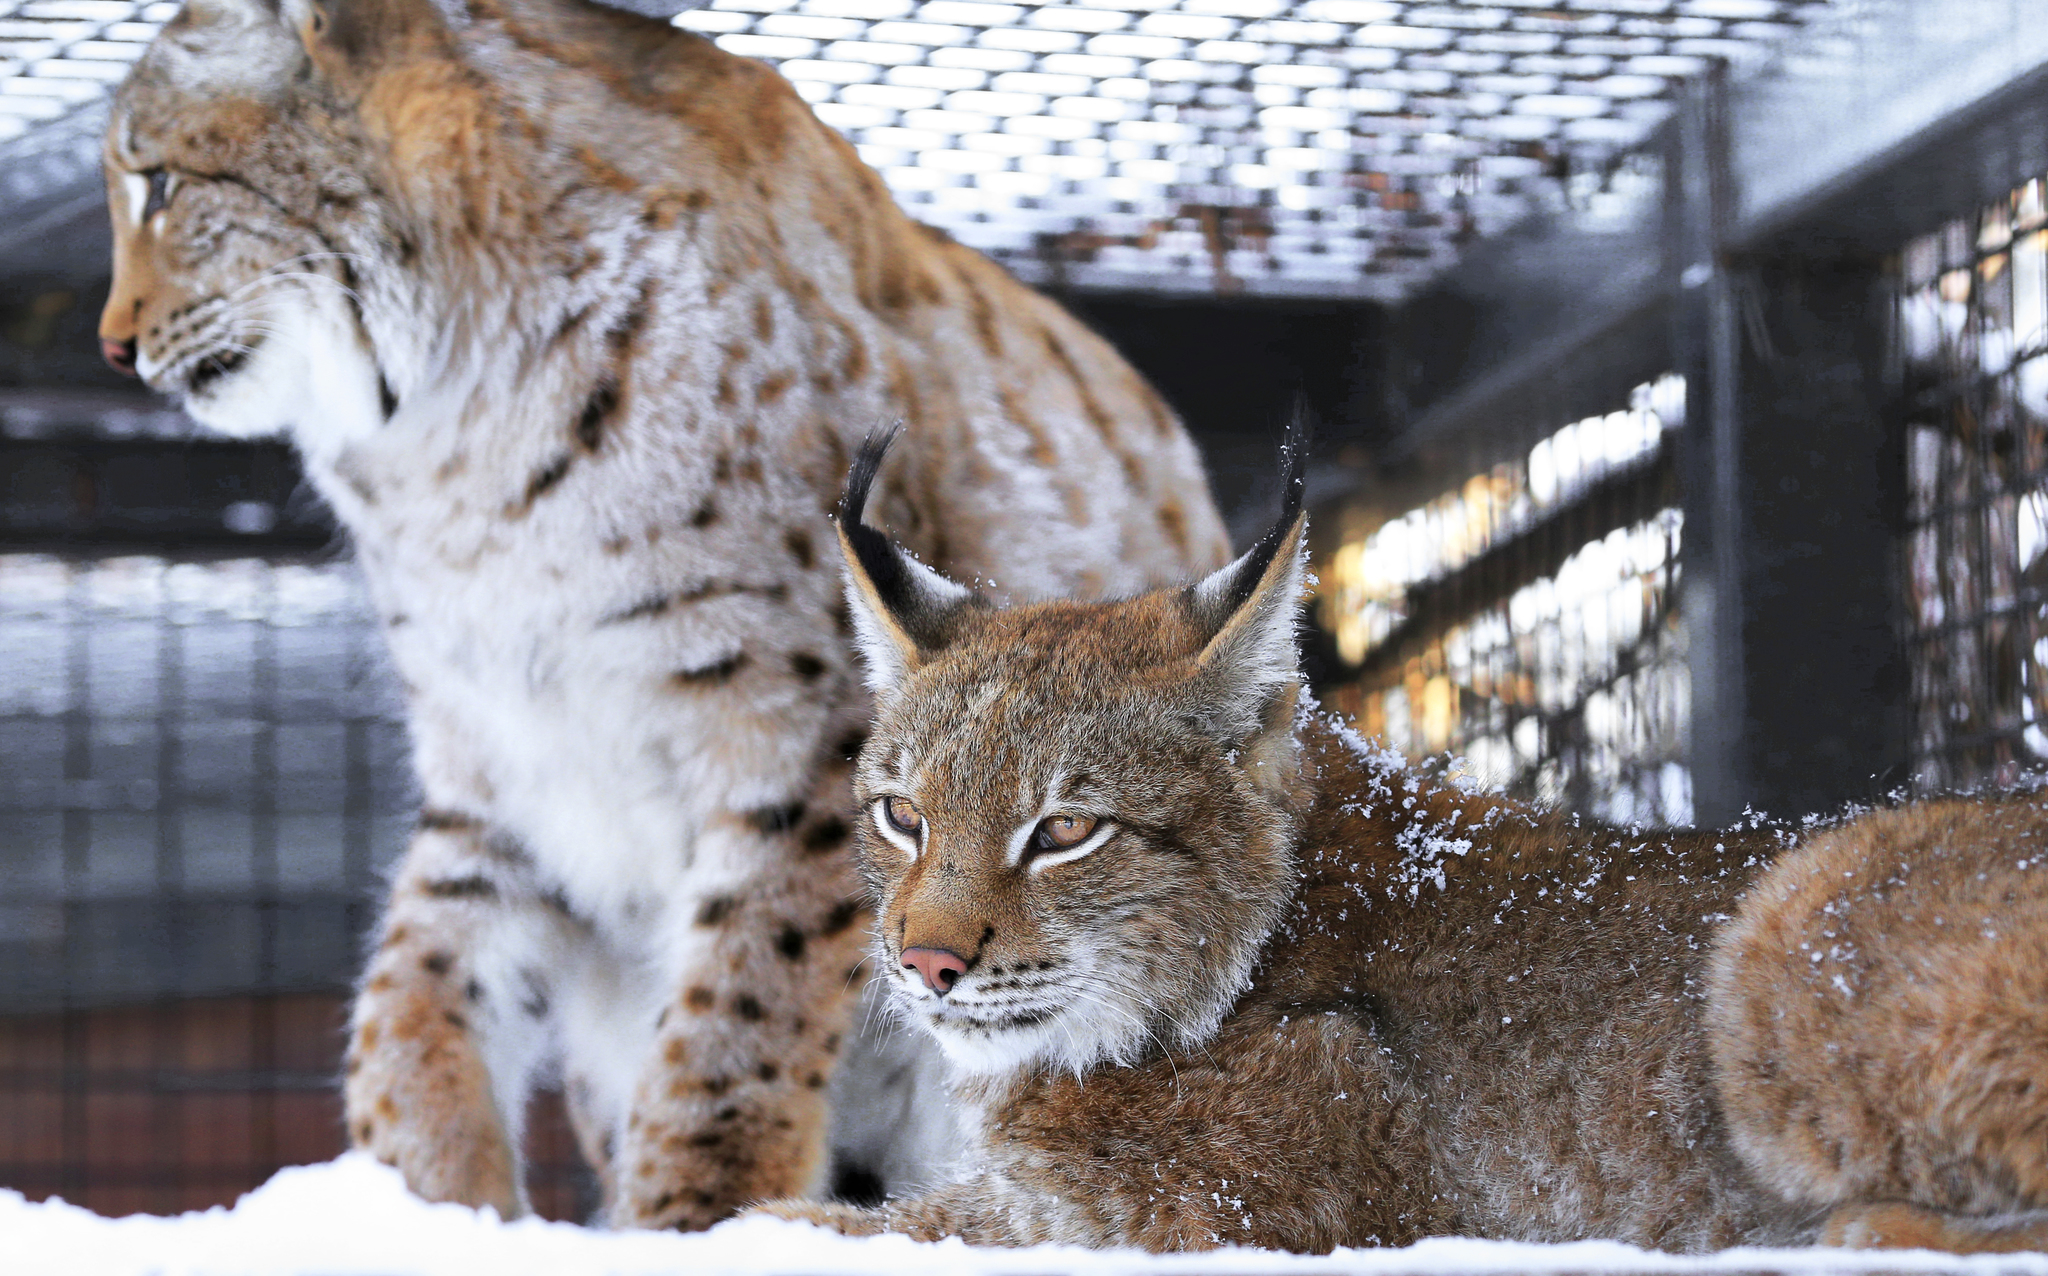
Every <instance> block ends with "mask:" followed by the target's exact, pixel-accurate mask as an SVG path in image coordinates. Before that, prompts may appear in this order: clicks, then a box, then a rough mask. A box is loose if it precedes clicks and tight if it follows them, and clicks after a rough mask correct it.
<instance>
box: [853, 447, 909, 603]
mask: <svg viewBox="0 0 2048 1276" xmlns="http://www.w3.org/2000/svg"><path fill="white" fill-rule="evenodd" d="M901 433H903V423H902V422H901V421H898V422H896V423H895V424H893V425H883V426H876V427H875V428H874V429H873V430H870V431H869V432H868V436H867V437H866V438H865V439H862V440H861V443H860V447H859V448H858V449H856V450H855V452H854V454H853V464H852V465H851V466H849V467H847V471H846V486H844V487H842V488H841V489H840V490H839V531H840V534H841V535H843V536H845V537H846V544H847V548H849V549H851V550H852V551H853V556H854V557H855V558H856V559H858V560H860V569H861V571H863V572H865V573H866V574H867V578H868V581H869V583H870V584H872V585H873V587H874V591H875V593H876V595H877V596H878V597H879V598H881V599H882V600H884V601H885V602H898V601H900V600H903V599H907V598H909V597H911V596H913V593H914V591H913V590H912V588H911V582H910V579H909V571H908V569H907V568H906V566H905V564H904V561H903V553H902V551H901V550H899V549H897V548H896V547H895V546H894V545H892V544H890V543H889V538H888V537H887V536H884V535H883V534H882V533H881V532H879V531H877V530H875V529H874V528H872V527H869V526H868V525H867V523H866V522H865V521H863V520H864V519H865V517H866V515H867V508H868V496H869V494H870V493H871V492H872V491H873V490H874V486H875V478H876V476H877V475H879V474H880V473H881V472H882V462H883V460H884V459H886V458H887V457H888V455H889V448H890V446H891V445H893V444H894V443H895V442H896V436H897V435H899V434H901ZM899 623H901V618H899ZM913 623H914V622H913ZM905 627H906V628H910V626H908V625H906V626H905ZM911 636H912V637H913V638H914V637H917V636H918V635H917V634H915V633H914V632H913V633H912V635H911Z"/></svg>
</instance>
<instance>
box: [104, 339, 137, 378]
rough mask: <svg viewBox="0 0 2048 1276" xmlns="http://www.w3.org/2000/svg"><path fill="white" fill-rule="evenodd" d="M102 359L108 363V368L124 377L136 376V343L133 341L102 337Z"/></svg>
mask: <svg viewBox="0 0 2048 1276" xmlns="http://www.w3.org/2000/svg"><path fill="white" fill-rule="evenodd" d="M100 357H101V358H103V359H105V360H106V361H107V366H109V367H111V368H112V369H113V370H114V371H116V372H118V373H120V374H121V375H122V376H124V377H132V376H134V375H135V342H134V341H133V340H132V339H130V340H128V341H116V340H114V339H113V338H112V337H101V338H100Z"/></svg>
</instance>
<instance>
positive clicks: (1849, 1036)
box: [771, 458, 2048, 1252]
mask: <svg viewBox="0 0 2048 1276" xmlns="http://www.w3.org/2000/svg"><path fill="white" fill-rule="evenodd" d="M868 459H869V458H863V460H864V461H866V460H868ZM869 468H871V466H869V465H866V464H863V465H861V466H857V467H856V470H855V472H854V480H853V482H852V483H851V485H850V488H849V500H848V504H849V514H848V518H847V521H846V531H847V535H846V539H845V546H846V553H847V558H848V564H849V566H848V574H849V579H850V581H851V589H850V593H851V595H852V597H853V599H854V603H855V606H856V615H857V619H858V621H859V625H860V629H861V633H862V635H863V640H864V642H865V644H866V646H867V648H868V650H869V651H870V653H871V656H870V660H869V665H870V669H871V671H872V672H871V677H873V678H874V679H875V681H876V683H877V687H878V696H879V701H878V712H877V718H876V722H875V727H874V732H873V735H872V737H871V739H870V741H869V743H868V746H867V749H866V751H865V752H864V753H863V755H862V757H861V760H860V763H859V768H858V773H857V777H856V783H855V790H856V793H857V795H858V797H859V799H860V802H861V805H862V809H863V814H864V818H863V820H862V821H861V824H860V846H861V852H860V855H861V863H862V866H863V869H864V871H865V873H866V876H867V879H868V882H869V885H870V889H871V891H872V893H873V896H874V898H875V900H876V901H877V917H878V922H879V926H878V928H877V935H876V940H875V954H876V957H877V960H878V964H879V966H880V967H881V968H882V970H883V972H884V974H885V976H886V977H887V978H888V980H889V981H890V982H891V984H892V986H893V989H894V991H895V993H896V1004H897V1009H898V1012H899V1013H900V1014H901V1015H902V1016H903V1017H904V1018H906V1019H907V1020H909V1021H910V1022H912V1023H913V1024H915V1025H917V1026H918V1027H919V1028H920V1029H922V1030H923V1031H925V1032H926V1033H927V1034H928V1035H930V1036H931V1037H933V1038H934V1039H936V1040H937V1041H938V1042H939V1043H940V1045H941V1046H942V1047H943V1048H944V1050H945V1052H946V1054H947V1055H948V1057H949V1058H950V1059H951V1061H952V1063H953V1065H954V1076H953V1086H954V1089H955V1091H956V1093H957V1094H958V1095H959V1096H960V1098H961V1099H962V1100H963V1102H964V1104H965V1107H966V1109H967V1110H968V1111H969V1112H970V1113H971V1114H972V1115H973V1118H974V1120H975V1124H976V1126H977V1129H978V1138H977V1141H976V1146H975V1151H974V1155H973V1156H972V1157H971V1158H970V1159H969V1161H968V1163H967V1164H966V1166H965V1172H964V1174H963V1176H962V1177H960V1178H959V1179H958V1180H957V1181H955V1182H953V1183H950V1184H946V1185H943V1186H940V1187H937V1188H935V1189H933V1190H931V1191H928V1192H925V1193H923V1194H920V1195H912V1196H908V1197H905V1198H903V1199H899V1200H896V1201H892V1202H889V1203H887V1204H885V1205H883V1206H880V1207H877V1208H870V1209H854V1208H849V1207H846V1206H837V1205H816V1204H810V1203H803V1202H794V1203H784V1204H780V1205H776V1206H773V1207H771V1210H772V1212H774V1213H776V1214H779V1215H781V1216H784V1217H788V1218H796V1219H806V1220H810V1221H813V1222H817V1223H821V1224H824V1225H827V1226H830V1227H834V1228H837V1229H839V1230H842V1231H846V1232H852V1233H861V1234H865V1233H874V1232H881V1231H898V1232H906V1233H909V1234H910V1235H912V1236H915V1237H920V1238H924V1239H934V1238H938V1237H941V1236H962V1237H965V1238H966V1239H967V1240H969V1241H971V1242H977V1243H986V1244H1001V1245H1019V1244H1029V1243H1036V1242H1047V1241H1055V1242H1066V1243H1079V1244H1085V1245H1131V1246H1141V1247H1143V1248H1146V1249H1150V1250H1158V1251H1166V1250H1189V1249H1207V1248H1210V1247H1214V1246H1217V1245H1222V1244H1227V1243H1243V1244H1253V1245H1260V1246H1268V1247H1275V1248H1283V1249H1292V1250H1305V1251H1317V1252H1320V1251H1327V1250H1329V1249H1331V1248H1333V1247H1336V1246H1363V1245H1399V1244H1406V1243H1409V1242H1412V1241H1415V1240H1418V1239H1421V1238H1423V1237H1427V1236H1433V1235H1442V1234H1452V1233H1457V1234H1468V1235H1478V1236H1489V1237H1499V1238H1510V1239H1522V1240H1534V1241H1568V1240H1577V1239H1584V1238H1591V1237H1611V1238H1617V1239H1621V1240H1625V1241H1630V1242H1633V1243H1635V1244H1638V1245H1643V1246H1649V1247H1655V1248H1661V1249H1669V1250H1681V1251H1698V1250H1706V1249H1716V1248H1721V1247H1725V1246H1729V1245H1733V1244H1738V1243H1785V1242H1793V1241H1801V1240H1809V1239H1815V1238H1816V1237H1818V1238H1822V1239H1826V1240H1829V1241H1831V1242H1834V1243H1843V1244H1858V1245H1879V1244H1885V1245H1921V1244H1931V1245H1936V1246H1941V1247H1949V1248H1957V1249H1980V1250H1999V1249H2019V1248H2034V1247H2038V1246H2039V1245H2041V1244H2042V1243H2043V1242H2044V1241H2048V1140H2044V1134H2048V801H2044V800H2043V799H2042V798H2041V797H2039V796H2029V797H2014V798H2009V799H1996V798H1994V799H1954V800H1946V801H1940V802H1931V803H1926V804H1921V805H1915V806H1910V807H1906V808H1903V809H1900V810H1895V811H1884V812H1877V813H1871V814H1865V815H1861V816H1858V817H1856V818H1853V819H1850V820H1848V821H1846V822H1844V823H1842V824H1841V825H1839V826H1838V827H1834V828H1832V829H1828V830H1826V831H1822V832H1819V833H1816V834H1814V835H1812V836H1811V837H1810V838H1808V839H1807V840H1805V842H1804V844H1799V843H1800V839H1799V838H1798V837H1796V836H1795V835H1793V834H1792V833H1791V832H1789V831H1781V830H1778V829H1773V828H1769V827H1762V826H1759V827H1750V828H1745V829H1737V830H1729V831H1724V832H1720V833H1691V832H1687V833H1676V834H1671V833H1652V832H1648V831H1644V830H1639V829H1623V828H1603V827H1598V826H1594V825H1588V824H1581V823H1580V822H1578V821H1576V820H1567V819H1563V818H1560V817H1558V816H1556V815H1554V814H1551V813H1547V812H1544V811H1542V810H1539V809H1534V808H1531V807H1528V806H1524V805H1521V804H1518V803H1514V802H1510V801H1506V800H1504V799H1501V798H1498V797H1494V796H1490V795H1487V794H1484V793H1480V792H1476V791H1472V790H1470V789H1469V788H1467V787H1461V786H1459V785H1456V784H1449V783H1445V782H1443V781H1442V779H1441V778H1440V776H1439V775H1438V774H1436V773H1425V772H1422V771H1418V770H1416V769H1414V768H1412V767H1410V766H1408V765H1407V764H1406V763H1405V762H1404V761H1403V760H1402V759H1400V758H1399V757H1398V756H1395V755H1393V754H1390V753H1388V752H1386V751H1384V750H1382V749H1379V748H1376V747H1374V746H1372V745H1370V744H1368V743H1367V742H1365V741H1363V740H1361V739H1359V738H1358V737H1357V736H1356V735H1355V734H1352V733H1351V732H1350V731H1349V730H1347V729H1346V728H1345V727H1344V726H1343V725H1342V724H1341V723H1339V722H1337V721H1335V720H1333V719H1328V718H1324V717H1322V716H1320V715H1318V714H1316V713H1314V712H1312V711H1309V710H1307V709H1304V708H1298V707H1297V697H1298V690H1297V686H1296V681H1297V675H1296V673H1295V665H1294V660H1295V656H1294V642H1293V634H1292V632H1291V627H1292V623H1293V617H1294V604H1295V600H1296V599H1297V598H1298V596H1299V594H1300V590H1301V586H1302V575H1301V562H1300V558H1299V553H1300V545H1301V537H1302V534H1303V524H1302V522H1301V521H1300V520H1298V519H1296V518H1293V517H1291V516H1290V517H1289V518H1287V519H1283V520H1282V522H1281V523H1280V524H1279V526H1277V527H1276V528H1275V531H1274V535H1273V536H1272V537H1270V538H1269V539H1268V541H1267V542H1265V543H1262V545H1261V546H1260V547H1259V548H1258V549H1256V550H1254V551H1253V552H1252V553H1250V554H1247V555H1246V556H1245V558H1244V559H1242V560H1240V561H1239V562H1238V563H1236V564H1234V565H1232V566H1231V567H1229V568H1226V569H1224V570H1222V571H1220V572H1218V573H1216V574H1214V575H1212V576H1211V577H1209V578H1207V579H1206V580H1203V581H1202V582H1200V583H1198V584H1196V585H1193V586H1190V587H1187V588H1185V589H1181V590H1169V591H1164V592H1157V593H1151V594H1147V595H1144V596H1141V597H1139V598H1136V599H1133V600H1130V601H1126V602H1118V603H1108V604H1092V605H1089V604H1076V603H1042V604H1035V605H1029V606H1020V607H1011V608H1006V609H997V608H992V607H990V606H988V605H986V604H985V603H984V602H983V601H981V600H979V599H977V598H975V597H974V596H973V595H971V594H970V593H969V592H968V591H967V590H965V589H963V588H961V587H959V586H957V585H955V584H953V583H952V582H949V581H946V580H944V579H943V578H941V577H939V576H938V575H937V574H936V573H932V572H930V571H928V570H926V569H924V568H922V567H921V566H919V565H918V564H916V563H915V562H913V561H912V560H910V559H908V558H907V557H904V556H902V555H901V554H900V552H898V551H896V550H894V549H893V548H892V547H890V546H889V545H888V544H887V542H886V541H885V540H884V539H883V538H882V537H881V535H880V534H879V533H878V532H876V531H875V530H874V529H871V528H858V527H857V525H856V522H855V519H856V518H857V515H858V511H859V508H860V505H861V499H860V495H861V492H862V490H863V486H864V481H865V472H866V471H867V469H869ZM1048 824H1050V825H1051V826H1052V827H1051V828H1048ZM1077 829H1078V830H1087V831H1088V835H1087V836H1086V837H1085V838H1081V837H1079V835H1078V833H1077V832H1076V830H1077ZM1034 830H1038V831H1039V832H1036V833H1035V832H1034ZM1039 833H1043V834H1044V836H1043V837H1041V836H1039ZM1054 833H1059V834H1060V835H1061V837H1063V838H1065V839H1067V840H1066V841H1062V840H1059V839H1058V838H1055V837H1053V834H1054ZM1788 847H1795V849H1791V850H1789V851H1788V850H1787V848H1788Z"/></svg>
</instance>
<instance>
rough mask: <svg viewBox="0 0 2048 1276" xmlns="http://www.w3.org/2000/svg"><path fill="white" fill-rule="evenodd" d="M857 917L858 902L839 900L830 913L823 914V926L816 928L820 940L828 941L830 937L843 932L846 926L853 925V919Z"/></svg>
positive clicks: (858, 913)
mask: <svg viewBox="0 0 2048 1276" xmlns="http://www.w3.org/2000/svg"><path fill="white" fill-rule="evenodd" d="M859 916H860V901H859V900H857V899H845V900H841V901H839V903H837V904H835V905H833V906H832V911H831V912H829V913H827V914H825V924H824V925H823V926H820V927H819V928H818V934H819V936H820V937H821V938H825V939H830V938H831V937H832V936H834V935H837V934H839V933H841V932H842V931H844V930H845V929H846V928H847V927H848V926H851V925H853V919H854V918H856V917H859Z"/></svg>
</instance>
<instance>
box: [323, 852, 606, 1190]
mask: <svg viewBox="0 0 2048 1276" xmlns="http://www.w3.org/2000/svg"><path fill="white" fill-rule="evenodd" d="M570 929H571V928H570V927H569V926H568V925H567V924H566V923H565V921H564V920H563V919H562V918H561V917H560V915H559V914H557V913H555V912H554V911H553V910H552V909H550V908H548V907H547V906H546V905H545V904H543V903H542V902H541V901H540V900H539V899H538V898H537V896H536V895H535V894H534V892H533V891H532V890H531V888H530V885H529V883H528V882H527V881H526V873H525V871H524V865H523V863H522V862H521V861H520V857H519V856H518V855H517V853H516V852H510V851H507V850H505V849H503V848H497V847H493V846H492V845H490V844H489V842H488V841H487V839H486V837H485V836H484V834H483V831H482V829H481V827H480V826H479V825H477V824H476V823H475V822H473V821H470V820H467V819H463V818H460V817H455V816H447V815H437V814H429V815H428V816H426V817H424V818H423V819H422V821H421V830H420V833H419V835H418V836H417V837H416V838H415V839H414V840H413V844H412V846H411V848H410V849H409V850H408V851H407V852H406V856H405V859H404V861H403V863H402V864H401V866H400V870H399V873H398V877H397V881H396V883H395V884H394V886H393V888H392V897H391V905H390V908H389V909H388V910H387V912H386V914H385V926H384V931H383V934H382V936H381V937H380V940H379V943H378V946H377V949H376V952H375V954H374V955H373V956H372V957H371V959H370V963H369V969H368V971H367V972H366V973H365V977H364V980H363V984H362V987H361V989H360V990H359V991H358V993H357V996H356V1003H355V1008H354V1013H353V1015H352V1017H351V1023H350V1035H349V1049H348V1060H347V1065H346V1069H347V1078H346V1081H345V1084H344V1086H343V1099H344V1104H345V1108H346V1111H347V1121H348V1131H349V1139H350V1141H351V1143H353V1145H354V1146H356V1147H358V1148H362V1149H365V1150H367V1151H369V1152H370V1153H372V1154H373V1155H375V1156H376V1157H377V1158H378V1159H379V1160H382V1161H385V1162H387V1163H389V1164H391V1165H395V1166H397V1167H398V1168H399V1169H400V1170H401V1171H402V1172H403V1173H404V1174H405V1179H406V1182H407V1183H408V1184H409V1185H410V1186H411V1187H412V1189H413V1191H415V1192H417V1193H419V1194H420V1195H421V1196H424V1197H426V1198H427V1199H428V1200H435V1201H454V1202H458V1203H461V1204H464V1205H472V1206H484V1205H489V1206H492V1207H493V1208H495V1209H496V1210H497V1211H498V1212H499V1214H501V1215H503V1216H504V1217H507V1218H511V1217H516V1216H517V1215H519V1214H522V1213H524V1212H525V1210H526V1192H525V1184H524V1181H523V1175H522V1174H521V1162H520V1156H519V1140H520V1136H521V1134H522V1132H523V1126H524V1117H525V1102H526V1096H527V1091H528V1088H529V1083H530V1080H531V1077H532V1074H533V1072H534V1071H535V1069H536V1068H537V1067H538V1066H539V1065H540V1064H541V1063H542V1062H543V1059H544V1056H545V1053H546V1051H547V1049H548V1044H549V1040H550V1036H551V1032H552V1024H551V1022H550V1015H549V1004H548V1003H549V994H550V989H549V982H550V979H551V977H552V976H551V974H550V972H552V971H554V970H556V969H559V968H560V966H561V964H562V954H563V950H564V949H565V948H567V947H569V946H571V935H570V933H569V932H570Z"/></svg>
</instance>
